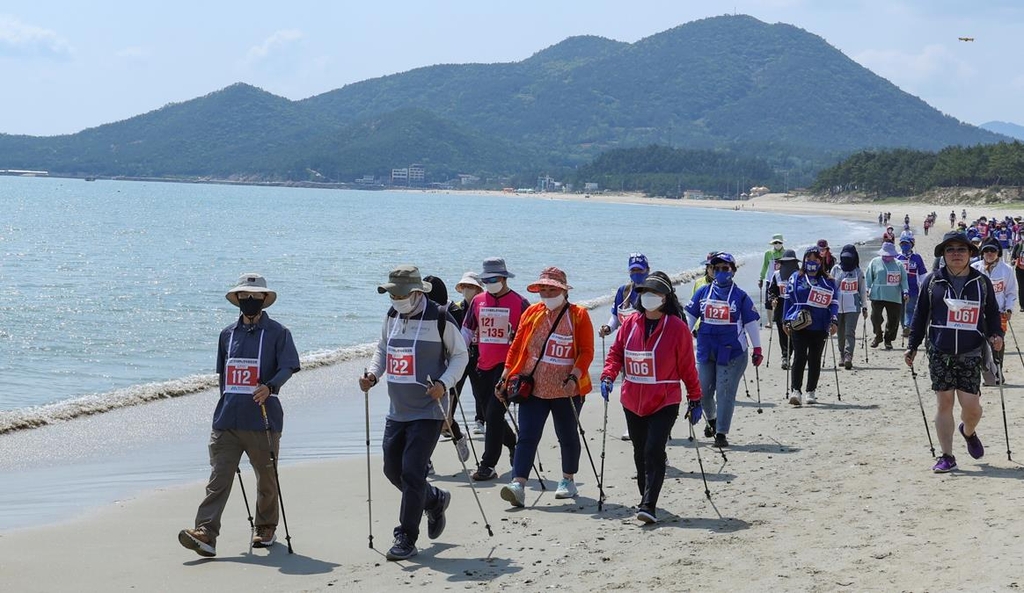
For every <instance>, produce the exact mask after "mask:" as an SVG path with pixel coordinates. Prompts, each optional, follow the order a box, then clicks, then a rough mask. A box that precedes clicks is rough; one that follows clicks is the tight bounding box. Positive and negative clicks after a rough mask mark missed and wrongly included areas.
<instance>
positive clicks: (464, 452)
mask: <svg viewBox="0 0 1024 593" xmlns="http://www.w3.org/2000/svg"><path fill="white" fill-rule="evenodd" d="M455 448H456V449H458V451H459V461H466V460H467V459H469V437H468V436H466V435H462V438H461V439H459V440H457V441H455Z"/></svg>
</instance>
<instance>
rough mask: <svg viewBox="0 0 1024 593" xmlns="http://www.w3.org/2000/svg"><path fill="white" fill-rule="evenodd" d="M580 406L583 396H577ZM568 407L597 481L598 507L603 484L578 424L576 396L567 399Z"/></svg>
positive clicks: (601, 496) (580, 425)
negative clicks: (570, 409)
mask: <svg viewBox="0 0 1024 593" xmlns="http://www.w3.org/2000/svg"><path fill="white" fill-rule="evenodd" d="M579 398H580V405H581V406H582V405H583V396H582V395H581V396H579ZM569 407H570V408H572V416H573V418H575V419H576V428H577V429H579V431H580V440H581V441H583V449H584V450H585V451H586V452H587V459H589V460H590V469H592V470H594V478H595V479H596V480H597V492H598V498H597V503H598V505H600V504H601V501H602V500H604V484H603V483H602V481H601V475H600V474H598V473H597V466H596V465H594V458H593V456H591V455H590V445H588V444H587V433H586V431H584V430H583V423H582V422H580V413H579V411H578V410H576V396H571V397H569Z"/></svg>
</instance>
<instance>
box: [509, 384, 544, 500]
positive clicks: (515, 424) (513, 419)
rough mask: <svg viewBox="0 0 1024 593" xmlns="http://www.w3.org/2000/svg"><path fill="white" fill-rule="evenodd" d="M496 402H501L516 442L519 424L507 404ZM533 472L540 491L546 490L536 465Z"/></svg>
mask: <svg viewBox="0 0 1024 593" xmlns="http://www.w3.org/2000/svg"><path fill="white" fill-rule="evenodd" d="M498 401H500V402H501V405H503V406H505V413H506V414H508V418H509V420H511V421H512V427H513V428H515V430H516V440H517V441H518V440H519V423H518V422H516V417H515V416H513V415H512V409H511V408H509V407H508V404H507V403H505V402H504V401H503V400H498ZM533 472H534V473H535V474H537V481H538V482H540V489H541V490H545V491H546V490H547V489H548V487H547V486H545V485H544V476H542V475H541V474H540V472H539V471H537V464H536V463H534V464H533Z"/></svg>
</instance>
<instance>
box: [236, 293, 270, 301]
mask: <svg viewBox="0 0 1024 593" xmlns="http://www.w3.org/2000/svg"><path fill="white" fill-rule="evenodd" d="M238 300H240V301H262V300H265V298H264V296H263V294H262V293H258V292H249V293H244V294H241V295H238Z"/></svg>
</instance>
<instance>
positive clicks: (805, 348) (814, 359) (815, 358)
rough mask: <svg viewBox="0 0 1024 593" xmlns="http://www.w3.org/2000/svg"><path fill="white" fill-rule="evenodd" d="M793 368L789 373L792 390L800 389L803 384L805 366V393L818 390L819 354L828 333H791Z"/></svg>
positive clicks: (803, 331) (802, 331)
mask: <svg viewBox="0 0 1024 593" xmlns="http://www.w3.org/2000/svg"><path fill="white" fill-rule="evenodd" d="M791 337H792V340H793V366H792V367H791V368H790V371H789V372H790V373H792V377H793V389H800V386H801V384H803V382H804V365H807V391H814V390H815V389H817V388H818V377H819V376H820V375H821V354H822V352H824V351H825V340H827V339H828V332H827V331H824V330H810V329H802V330H800V331H795V332H793V335H792V336H791Z"/></svg>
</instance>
